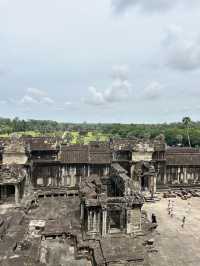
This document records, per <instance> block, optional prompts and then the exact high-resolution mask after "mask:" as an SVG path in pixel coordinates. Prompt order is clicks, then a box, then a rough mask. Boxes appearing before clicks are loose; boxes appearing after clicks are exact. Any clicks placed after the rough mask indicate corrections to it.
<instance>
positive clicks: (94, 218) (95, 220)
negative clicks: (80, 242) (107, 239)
mask: <svg viewBox="0 0 200 266" xmlns="http://www.w3.org/2000/svg"><path fill="white" fill-rule="evenodd" d="M93 231H95V232H97V215H96V211H94V217H93Z"/></svg>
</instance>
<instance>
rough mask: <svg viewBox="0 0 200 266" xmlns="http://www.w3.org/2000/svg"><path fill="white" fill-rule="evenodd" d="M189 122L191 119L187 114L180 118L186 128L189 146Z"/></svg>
mask: <svg viewBox="0 0 200 266" xmlns="http://www.w3.org/2000/svg"><path fill="white" fill-rule="evenodd" d="M191 122H192V120H191V118H190V117H189V116H186V117H184V118H183V119H182V123H183V125H184V126H185V128H186V132H187V138H188V144H189V147H191V142H190V134H189V127H190V124H191Z"/></svg>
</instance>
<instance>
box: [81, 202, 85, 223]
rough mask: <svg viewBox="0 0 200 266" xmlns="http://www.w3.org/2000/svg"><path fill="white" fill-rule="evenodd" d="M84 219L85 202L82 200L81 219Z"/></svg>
mask: <svg viewBox="0 0 200 266" xmlns="http://www.w3.org/2000/svg"><path fill="white" fill-rule="evenodd" d="M83 219H84V204H83V203H82V202H81V220H83Z"/></svg>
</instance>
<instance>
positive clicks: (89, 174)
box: [88, 165, 90, 177]
mask: <svg viewBox="0 0 200 266" xmlns="http://www.w3.org/2000/svg"><path fill="white" fill-rule="evenodd" d="M89 176H90V165H88V177H89Z"/></svg>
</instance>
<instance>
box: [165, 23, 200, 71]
mask: <svg viewBox="0 0 200 266" xmlns="http://www.w3.org/2000/svg"><path fill="white" fill-rule="evenodd" d="M163 50H164V52H165V54H166V58H165V60H166V64H167V65H168V66H169V67H171V68H174V69H178V70H195V69H198V68H200V34H196V33H188V32H186V31H184V30H183V29H182V28H181V27H178V26H174V25H172V26H170V27H169V28H168V29H167V30H166V32H165V38H164V41H163Z"/></svg>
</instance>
